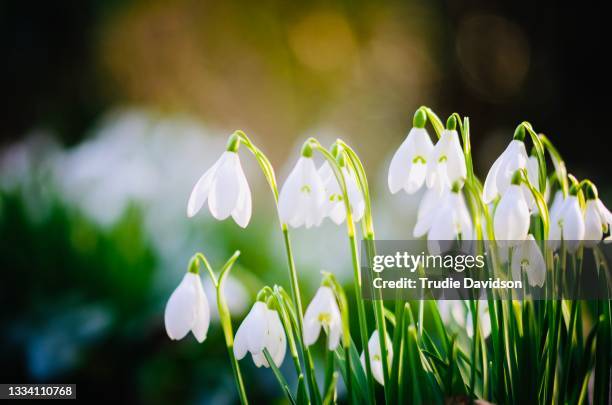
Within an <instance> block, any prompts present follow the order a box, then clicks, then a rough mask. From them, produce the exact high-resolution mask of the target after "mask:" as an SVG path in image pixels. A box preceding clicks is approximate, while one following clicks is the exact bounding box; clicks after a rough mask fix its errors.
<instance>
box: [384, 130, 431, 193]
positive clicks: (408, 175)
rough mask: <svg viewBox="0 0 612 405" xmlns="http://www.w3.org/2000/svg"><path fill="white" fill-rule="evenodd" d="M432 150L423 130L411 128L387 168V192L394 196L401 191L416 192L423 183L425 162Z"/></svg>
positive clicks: (425, 170) (428, 138)
mask: <svg viewBox="0 0 612 405" xmlns="http://www.w3.org/2000/svg"><path fill="white" fill-rule="evenodd" d="M433 149H434V146H433V143H432V142H431V138H430V137H429V134H428V133H427V130H426V129H425V128H416V127H415V128H412V129H411V130H410V132H409V133H408V136H407V137H406V139H405V140H404V142H402V144H401V145H400V147H399V149H398V150H397V152H395V155H393V159H391V165H390V166H389V178H388V182H389V190H390V191H391V193H393V194H395V193H397V192H398V191H399V190H401V189H403V190H404V191H405V192H407V193H408V194H413V193H415V192H416V191H418V190H419V189H420V188H421V186H422V185H423V183H424V182H425V176H426V174H427V162H428V160H429V156H430V154H431V152H432V150H433Z"/></svg>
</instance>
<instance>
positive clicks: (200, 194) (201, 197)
mask: <svg viewBox="0 0 612 405" xmlns="http://www.w3.org/2000/svg"><path fill="white" fill-rule="evenodd" d="M220 160H221V159H219V160H217V162H215V164H214V165H213V166H212V167H211V168H210V169H208V170H207V171H206V172H204V174H203V175H202V177H200V179H199V180H198V182H197V183H196V184H195V186H194V187H193V190H192V191H191V195H190V196H189V201H188V202H187V216H188V217H190V218H191V217H193V216H194V215H195V214H197V213H198V211H200V209H201V208H202V206H203V205H204V203H205V202H206V199H207V198H208V194H209V192H210V185H211V184H212V179H213V177H214V175H215V172H216V171H217V167H218V166H219V162H220Z"/></svg>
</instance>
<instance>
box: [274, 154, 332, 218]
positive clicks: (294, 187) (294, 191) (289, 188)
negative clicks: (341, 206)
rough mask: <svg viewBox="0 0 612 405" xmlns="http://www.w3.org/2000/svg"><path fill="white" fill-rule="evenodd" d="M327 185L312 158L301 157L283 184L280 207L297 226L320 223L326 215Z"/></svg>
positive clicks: (283, 213)
mask: <svg viewBox="0 0 612 405" xmlns="http://www.w3.org/2000/svg"><path fill="white" fill-rule="evenodd" d="M324 203H325V187H324V186H323V180H321V176H320V175H319V173H318V172H317V169H316V167H315V164H314V161H313V160H312V157H307V156H301V157H300V158H299V159H298V161H297V163H296V165H295V167H294V168H293V170H292V171H291V173H290V174H289V177H287V180H286V181H285V184H283V188H282V189H281V192H280V196H279V199H278V210H279V215H280V219H281V221H282V222H283V223H286V224H289V225H290V226H292V227H294V228H298V227H301V226H306V228H310V227H311V226H313V225H314V226H319V225H320V224H321V221H322V220H323V217H324V214H325V213H324Z"/></svg>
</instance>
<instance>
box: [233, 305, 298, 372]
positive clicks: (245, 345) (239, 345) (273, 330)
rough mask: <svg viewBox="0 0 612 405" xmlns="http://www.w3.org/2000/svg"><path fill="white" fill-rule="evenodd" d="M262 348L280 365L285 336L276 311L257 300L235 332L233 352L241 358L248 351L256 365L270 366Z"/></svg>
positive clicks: (284, 346)
mask: <svg viewBox="0 0 612 405" xmlns="http://www.w3.org/2000/svg"><path fill="white" fill-rule="evenodd" d="M264 349H268V352H269V353H270V357H272V360H274V364H275V365H276V367H280V366H281V364H283V360H284V359H285V352H286V351H287V337H286V336H285V330H284V329H283V324H282V323H281V320H280V318H279V316H278V312H276V311H275V310H273V309H270V308H268V306H267V305H266V304H265V303H264V302H261V301H257V302H256V303H255V304H253V307H252V308H251V311H249V313H248V315H247V316H246V318H244V320H243V321H242V324H241V325H240V327H239V328H238V331H237V332H236V338H235V339H234V354H235V355H236V358H237V359H238V360H241V359H243V358H244V356H245V355H246V353H247V352H250V353H251V357H252V358H253V362H254V363H255V365H256V366H257V367H261V366H262V365H263V366H264V367H270V364H269V363H268V361H267V359H266V356H265V355H264V352H263V350H264Z"/></svg>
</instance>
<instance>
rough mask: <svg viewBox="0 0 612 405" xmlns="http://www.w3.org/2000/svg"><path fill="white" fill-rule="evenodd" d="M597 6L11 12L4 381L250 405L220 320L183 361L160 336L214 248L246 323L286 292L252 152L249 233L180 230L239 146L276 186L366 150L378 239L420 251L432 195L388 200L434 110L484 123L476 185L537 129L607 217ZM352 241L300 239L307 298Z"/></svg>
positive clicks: (0, 39)
mask: <svg viewBox="0 0 612 405" xmlns="http://www.w3.org/2000/svg"><path fill="white" fill-rule="evenodd" d="M596 10H597V9H596V8H595V6H594V5H592V6H591V5H589V4H587V3H580V5H577V4H575V3H567V4H558V3H557V4H553V3H552V2H551V3H548V2H538V3H533V2H528V1H513V2H503V1H490V0H474V1H450V2H440V1H425V0H414V1H363V0H357V1H348V0H345V1H335V2H334V1H311V2H287V1H280V0H277V1H274V0H263V1H257V2H251V1H247V0H228V1H199V2H198V1H190V0H176V1H116V0H115V1H113V0H104V1H102V0H99V1H79V2H71V1H54V2H33V1H11V0H9V1H3V2H2V3H0V55H1V59H0V90H1V92H0V100H2V106H1V107H0V303H1V305H0V327H1V330H0V365H1V367H0V381H1V382H6V383H9V382H66V383H68V382H69V383H76V384H78V395H79V397H80V398H81V399H85V398H97V397H100V396H103V397H104V398H112V399H114V400H116V401H118V402H126V403H128V402H129V403H146V404H149V403H152V404H154V403H168V402H170V401H174V402H178V403H234V402H235V401H236V400H237V398H236V396H235V391H234V388H233V380H232V377H231V368H230V365H229V362H228V361H227V359H226V353H225V350H224V345H223V340H222V336H221V332H220V329H219V326H218V324H217V323H215V322H214V321H213V324H212V326H211V330H210V332H209V337H208V339H207V340H206V342H205V343H203V344H197V343H196V341H195V339H193V338H192V337H188V338H187V339H185V340H183V341H181V342H171V341H170V340H169V339H168V337H167V336H166V334H165V331H164V327H163V310H164V305H165V302H166V300H167V298H168V297H169V294H170V293H171V291H172V290H173V289H174V288H175V287H176V285H177V284H178V282H179V281H180V279H181V277H182V274H183V273H184V271H185V269H186V266H187V262H188V260H189V257H190V256H191V254H192V253H194V252H195V251H197V250H200V251H203V252H204V253H205V254H206V255H207V256H208V257H209V258H210V260H211V261H212V263H213V265H215V266H220V265H221V264H222V263H223V262H224V260H225V259H226V258H227V257H229V256H230V255H231V254H232V253H233V251H234V250H236V249H239V250H241V251H242V256H241V258H240V260H239V264H238V265H237V266H236V269H235V271H234V272H233V275H234V276H233V277H232V278H231V279H230V283H229V284H228V286H227V292H228V296H229V298H230V305H231V308H232V311H233V313H234V319H235V321H236V322H238V321H239V320H240V319H241V317H242V316H243V314H244V311H246V310H248V308H249V306H250V303H251V302H252V300H253V297H254V294H255V293H256V291H257V290H258V289H259V288H260V287H261V286H262V285H264V283H275V282H276V283H280V284H283V285H284V286H285V287H286V288H288V280H287V278H286V267H285V256H284V251H283V250H282V249H281V246H282V240H281V237H280V234H279V232H278V224H277V222H276V219H275V213H274V210H273V200H272V197H271V195H270V193H269V191H268V189H267V188H266V184H265V182H264V179H263V176H262V175H261V173H260V172H259V171H258V168H257V165H256V164H255V163H254V161H253V159H252V158H251V157H249V156H248V155H247V154H242V161H243V165H244V167H245V170H246V171H247V178H248V179H249V182H250V184H251V188H252V189H253V192H254V215H253V219H252V221H251V224H250V225H249V227H248V228H247V229H246V230H244V231H243V230H241V229H240V228H238V227H237V226H236V225H235V224H234V223H233V222H230V221H226V222H223V223H219V222H216V221H214V220H212V219H211V217H210V215H209V213H208V212H207V211H206V210H204V211H202V213H200V214H199V215H198V216H197V217H196V218H195V219H194V220H189V221H188V220H187V218H186V216H185V207H186V201H187V198H188V195H189V192H190V190H191V187H192V185H193V184H194V183H195V181H196V180H197V178H198V177H199V176H200V175H201V173H202V172H203V171H204V170H205V169H206V168H208V167H209V166H210V165H211V164H212V163H213V162H214V161H215V160H216V158H217V157H218V155H219V154H220V153H221V152H222V151H223V148H224V144H225V139H226V137H227V135H228V134H230V133H231V132H232V131H233V130H234V129H237V128H241V129H243V130H245V131H246V132H247V133H248V134H249V135H250V136H251V137H252V139H253V140H254V141H255V142H256V143H258V144H259V146H260V147H261V149H263V150H264V151H265V152H266V153H267V154H268V156H269V157H270V159H271V161H272V163H273V164H274V166H275V167H276V168H277V172H278V176H279V178H280V180H281V181H282V180H283V179H284V178H285V177H286V174H287V172H288V170H289V168H290V166H291V165H292V163H293V161H294V160H295V158H296V156H297V153H298V151H299V146H300V143H301V142H302V140H303V139H304V138H305V137H307V136H317V137H318V138H320V139H321V140H322V141H323V142H324V143H330V142H331V141H333V140H334V139H335V138H336V137H342V138H344V139H345V140H347V141H348V142H349V143H351V144H352V145H354V147H355V149H356V150H357V151H358V153H359V154H360V156H361V157H362V159H363V160H364V162H365V164H366V168H367V171H368V173H369V176H370V179H371V182H372V183H373V188H374V190H376V197H375V201H374V210H375V226H376V229H377V234H378V236H379V237H381V238H387V239H393V238H408V237H410V233H411V232H410V229H411V228H410V224H411V221H413V216H414V209H415V207H416V204H417V202H418V198H419V196H415V197H406V196H396V197H394V198H393V199H391V198H390V196H389V195H388V194H389V193H388V191H387V189H386V168H387V165H388V162H389V160H390V157H391V156H392V153H393V152H394V151H395V149H396V148H397V147H398V146H399V144H400V143H401V141H402V140H403V138H404V136H405V134H406V132H407V131H408V130H409V128H410V125H411V120H412V114H413V112H414V111H415V109H416V108H418V107H419V106H420V105H422V104H426V105H428V106H430V107H432V108H433V109H434V110H435V111H436V112H438V114H439V115H440V116H441V117H446V116H448V115H449V114H450V113H452V112H453V111H457V112H459V113H460V114H462V115H468V116H470V117H471V125H472V144H473V149H474V154H475V164H476V169H477V171H478V172H479V174H480V175H481V176H483V178H484V176H485V175H486V172H487V170H488V167H489V165H490V164H491V163H492V161H493V160H494V159H495V157H496V156H497V155H498V154H499V153H500V152H501V151H502V150H503V148H504V147H505V145H506V143H507V142H508V141H509V139H510V137H511V136H512V133H513V129H514V127H515V126H516V125H517V124H518V123H519V122H520V121H522V120H528V121H530V122H531V123H532V124H533V125H534V127H535V128H536V130H538V131H541V132H544V133H546V134H547V135H548V136H549V137H550V138H551V139H552V140H553V142H554V143H555V144H556V145H557V146H558V148H559V150H560V151H561V153H562V154H563V156H564V158H565V159H566V161H567V165H568V168H569V171H570V172H572V173H574V174H575V175H577V176H578V177H580V178H582V177H587V176H588V177H589V178H591V179H592V180H594V181H595V182H596V183H597V184H598V186H599V188H600V194H601V195H602V198H603V200H604V202H606V203H608V204H610V203H612V200H611V198H612V194H610V192H609V186H610V179H609V177H608V174H609V156H610V152H609V151H610V149H609V146H608V145H609V122H610V121H609V117H608V116H607V114H606V113H607V112H608V111H607V110H608V106H609V102H608V99H609V97H608V91H607V87H608V84H609V74H608V71H609V67H608V66H609V64H608V63H606V55H607V51H608V48H609V44H608V40H609V33H608V32H607V22H606V21H605V20H604V19H605V16H606V14H605V13H603V12H601V11H596ZM343 235H344V229H343V228H338V227H335V226H332V225H331V223H329V221H327V223H326V224H325V225H324V226H323V227H322V228H320V229H316V230H308V231H306V230H297V231H295V232H293V240H294V244H295V248H296V255H297V261H298V266H299V273H300V277H301V280H302V282H303V284H304V287H303V288H304V292H305V296H306V297H305V298H306V301H308V300H309V298H310V297H311V296H312V293H313V291H314V289H315V288H316V286H317V283H318V279H319V271H320V270H322V269H325V270H328V271H333V272H335V273H336V274H338V276H339V277H340V278H341V279H343V280H350V273H351V271H350V268H349V265H348V263H349V261H348V260H349V258H348V251H349V250H348V243H347V242H346V240H345V237H344V236H343ZM329 246H333V247H334V249H331V250H330V249H329ZM208 288H209V291H210V293H209V296H210V298H211V299H212V291H211V290H210V285H209V286H208ZM213 308H214V303H213ZM242 364H243V368H244V372H245V374H246V380H247V387H248V391H249V396H250V397H251V398H253V399H258V400H266V401H270V400H272V399H274V398H278V397H279V395H280V393H279V391H278V388H277V387H276V383H275V381H274V380H273V378H272V374H271V373H270V372H269V371H261V370H259V371H257V370H256V369H255V368H254V366H252V364H251V362H250V361H247V360H245V361H243V363H242ZM285 366H287V367H289V368H290V365H289V361H286V364H285ZM286 374H287V375H288V377H289V378H291V372H290V370H289V372H287V373H286Z"/></svg>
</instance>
